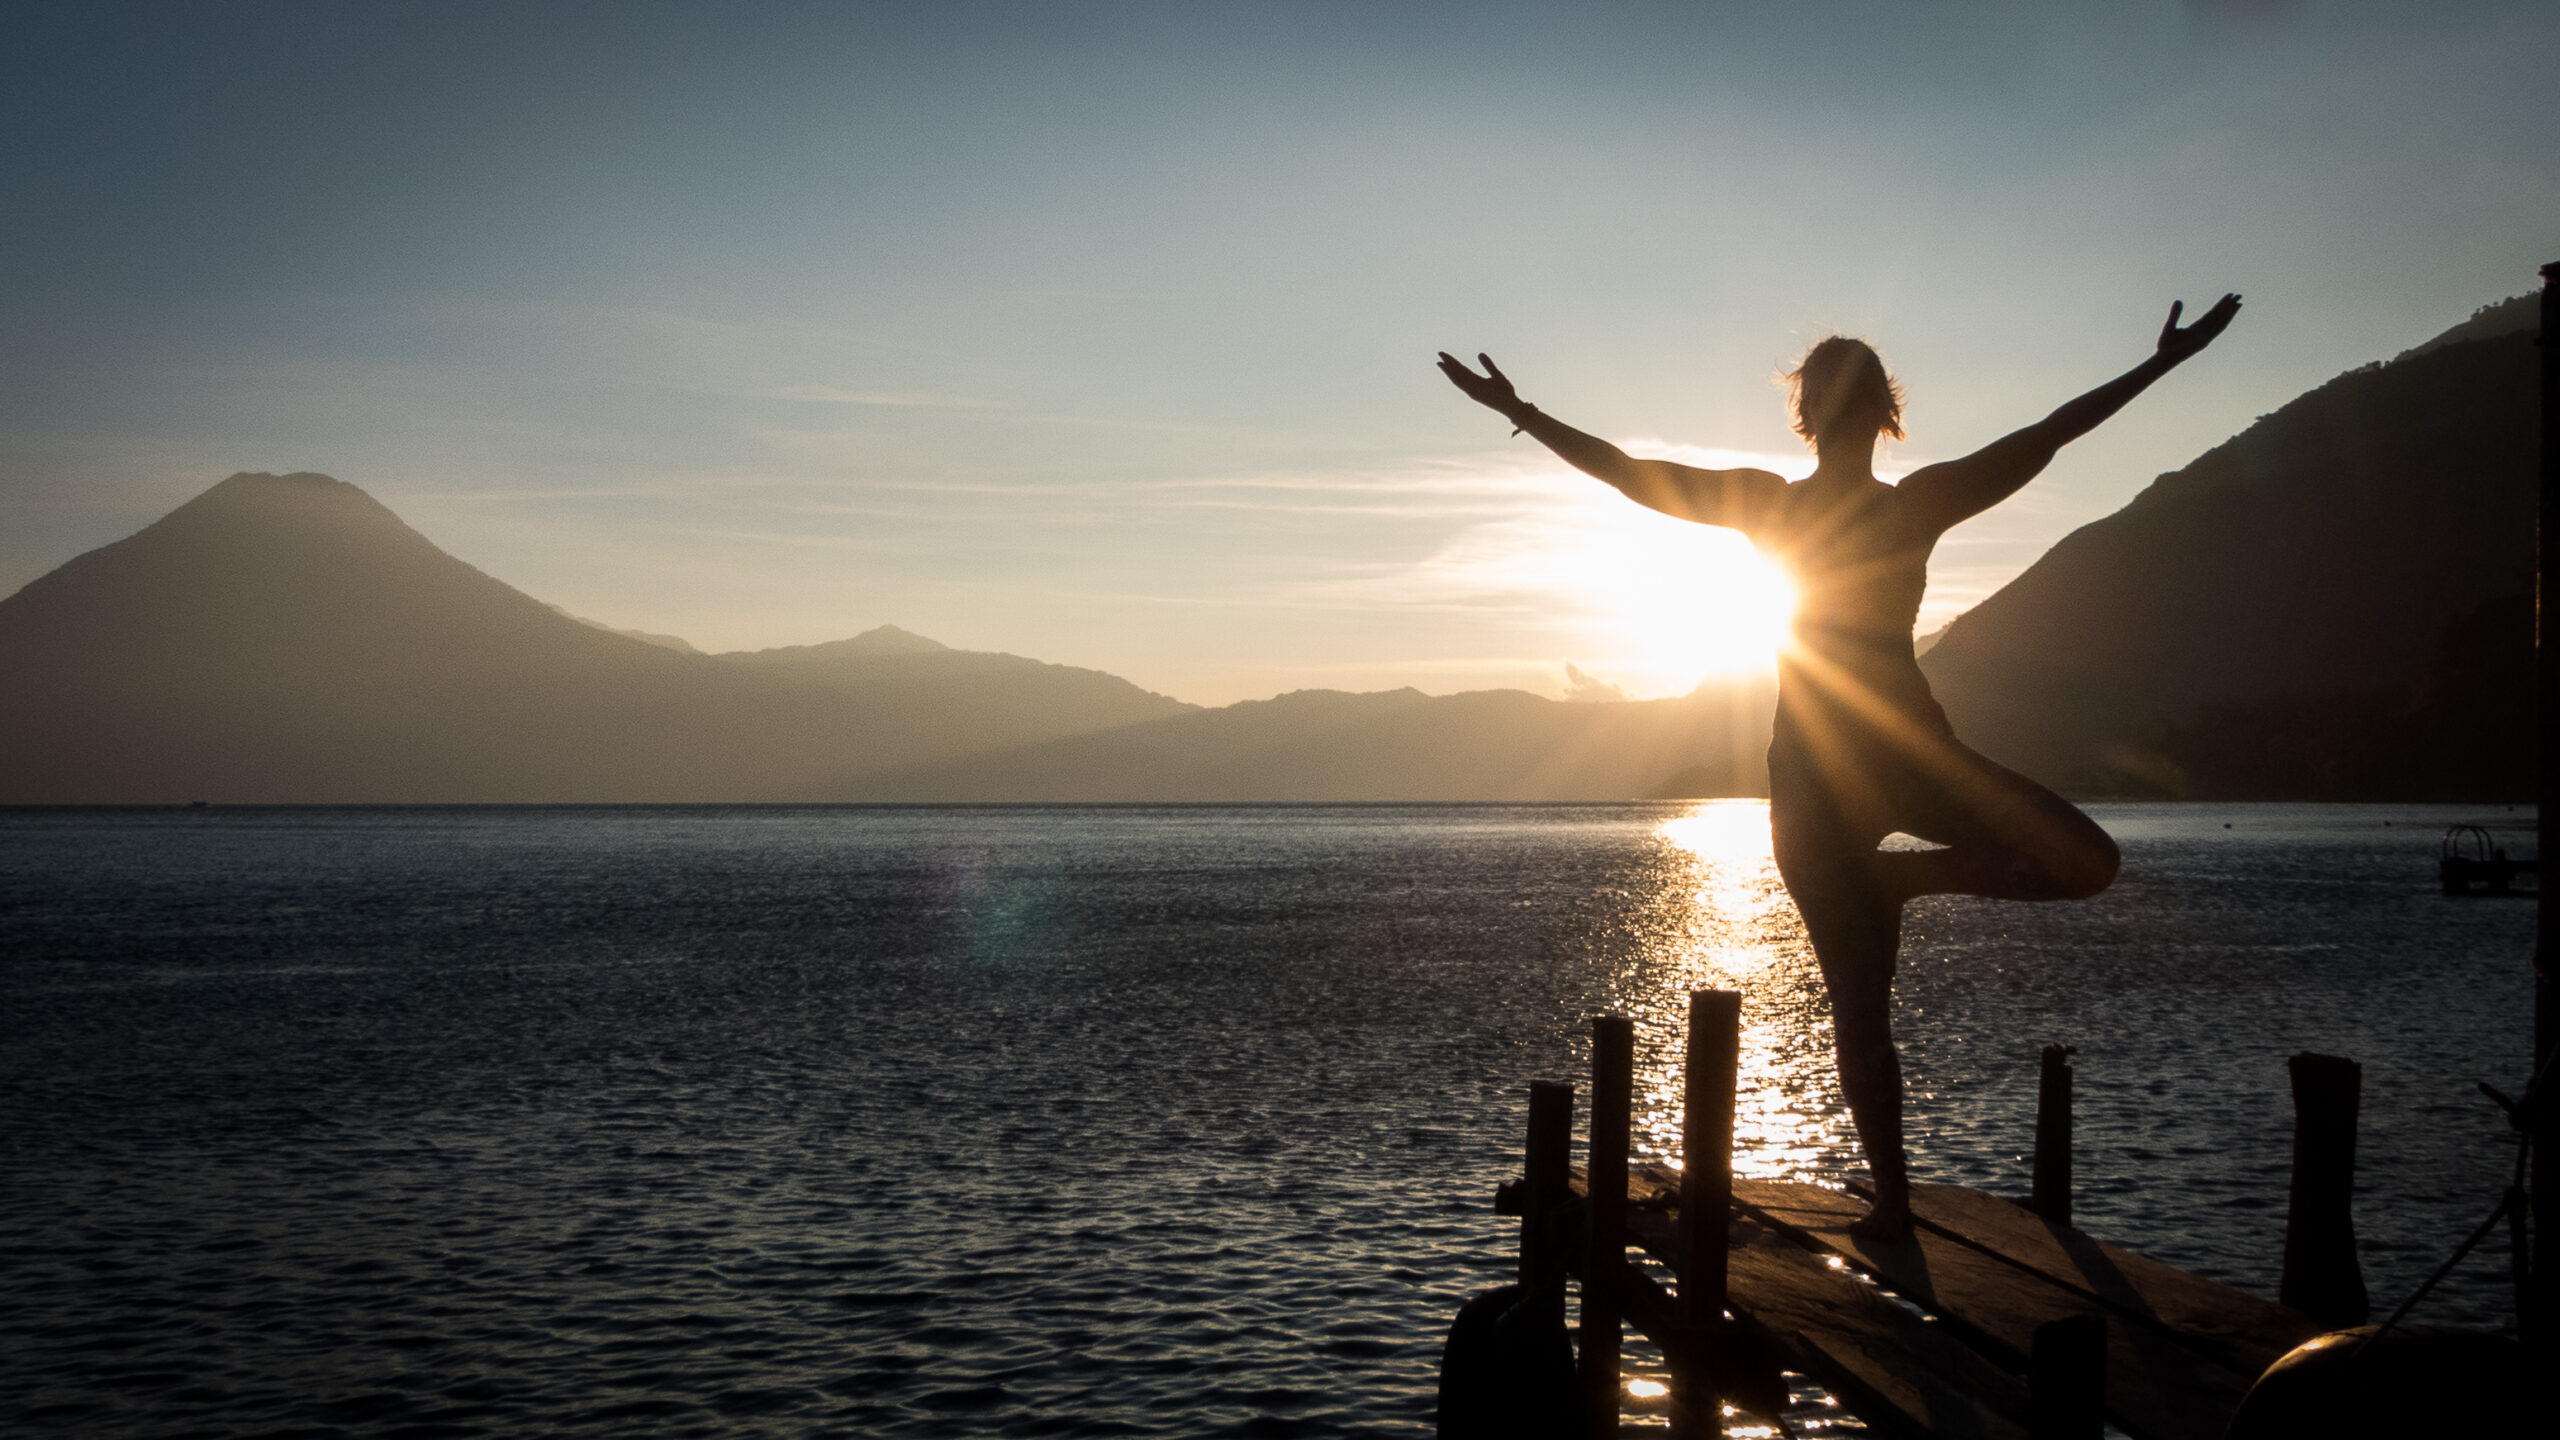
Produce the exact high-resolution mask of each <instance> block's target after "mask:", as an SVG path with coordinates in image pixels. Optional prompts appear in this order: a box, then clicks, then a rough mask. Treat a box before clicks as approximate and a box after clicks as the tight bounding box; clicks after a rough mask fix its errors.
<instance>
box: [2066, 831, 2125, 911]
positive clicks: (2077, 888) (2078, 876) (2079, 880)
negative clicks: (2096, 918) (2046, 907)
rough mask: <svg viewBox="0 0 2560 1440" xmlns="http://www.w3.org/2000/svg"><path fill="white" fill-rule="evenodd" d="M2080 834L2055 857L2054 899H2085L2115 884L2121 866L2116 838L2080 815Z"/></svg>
mask: <svg viewBox="0 0 2560 1440" xmlns="http://www.w3.org/2000/svg"><path fill="white" fill-rule="evenodd" d="M2078 818H2079V821H2080V823H2079V825H2077V826H2075V827H2073V828H2074V829H2076V830H2078V831H2079V832H2080V833H2079V834H2076V835H2074V836H2073V837H2072V841H2071V844H2070V845H2069V846H2068V847H2067V848H2065V849H2064V850H2063V851H2062V853H2061V854H2059V855H2058V856H2056V857H2055V859H2056V861H2057V863H2056V864H2055V865H2054V867H2053V880H2054V888H2055V890H2056V891H2057V892H2058V893H2057V895H2056V897H2055V898H2057V899H2062V900H2086V899H2088V898H2089V897H2090V896H2092V895H2095V894H2098V893H2099V892H2100V891H2102V890H2105V889H2106V888H2107V887H2108V886H2110V885H2113V884H2114V883H2116V872H2117V871H2119V870H2121V869H2123V868H2124V852H2123V851H2122V850H2119V849H2117V848H2116V842H2115V837H2114V836H2112V835H2109V834H2108V833H2107V832H2106V831H2104V830H2102V829H2100V828H2098V822H2097V821H2095V820H2092V819H2090V818H2089V817H2088V816H2086V815H2082V816H2079V817H2078Z"/></svg>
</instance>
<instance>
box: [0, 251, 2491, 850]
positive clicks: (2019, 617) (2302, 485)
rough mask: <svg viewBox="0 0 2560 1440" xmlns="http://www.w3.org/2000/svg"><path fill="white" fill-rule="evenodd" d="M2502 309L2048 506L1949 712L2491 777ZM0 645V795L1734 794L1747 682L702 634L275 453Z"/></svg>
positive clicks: (2190, 745)
mask: <svg viewBox="0 0 2560 1440" xmlns="http://www.w3.org/2000/svg"><path fill="white" fill-rule="evenodd" d="M2531 324H2532V315H2531V312H2530V308H2529V306H2528V305H2527V304H2526V303H2525V302H2523V301H2511V302H2508V303H2506V304H2504V305H2500V306H2493V307H2490V308H2488V309H2486V310H2484V311H2483V312H2481V314H2479V315H2478V316H2475V317H2474V318H2473V319H2472V320H2471V321H2468V322H2466V323H2465V324H2464V325H2462V326H2459V327H2456V328H2455V329H2454V330H2453V331H2450V332H2448V333H2447V334H2446V335H2444V336H2442V337H2440V338H2439V339H2437V340H2435V341H2432V342H2430V343H2428V344H2426V345H2423V346H2420V347H2418V348H2416V349H2414V350H2411V351H2410V352H2408V353H2406V354H2404V355H2402V356H2400V357H2399V358H2397V359H2395V360H2392V361H2390V362H2388V363H2386V364H2379V365H2373V366H2368V367H2366V368H2364V369H2360V370H2357V371H2354V372H2351V373H2349V374H2346V375H2342V376H2340V377H2338V378H2337V379H2336V380H2333V381H2331V382H2330V383H2328V384H2326V385H2324V386H2322V387H2320V388H2319V389H2317V390H2315V391H2313V392H2311V393H2310V394H2308V395H2305V396H2303V397H2301V398H2300V399H2298V400H2295V401H2294V402H2292V403H2291V404H2288V405H2286V406H2285V407H2283V408H2282V409H2280V410H2278V411H2277V412H2276V413H2274V414H2272V415H2269V416H2267V417H2265V418H2264V419H2262V420H2261V421H2259V422H2258V423H2257V424H2256V425H2254V426H2252V427H2250V428H2249V429H2248V430H2247V431H2245V432H2243V433H2242V434H2240V435H2238V436H2236V437H2234V438H2233V439H2232V440H2230V441H2229V442H2227V443H2225V444H2223V445H2221V446H2218V447H2216V448H2215V449H2213V450H2212V451H2210V452H2208V453H2206V454H2205V455H2203V456H2201V457H2199V458H2198V459H2197V460H2196V461H2195V462H2194V463H2193V464H2191V465H2189V466H2187V467H2186V468H2185V469H2183V470H2180V471H2177V472H2175V473H2173V474H2169V475H2164V476H2162V477H2160V479H2159V480H2157V481H2156V482H2154V483H2153V484H2152V485H2151V486H2150V487H2149V488H2148V489H2147V490H2145V491H2144V492H2143V493H2142V494H2141V495H2140V496H2138V497H2136V499H2135V500H2134V501H2133V503H2132V504H2130V505H2128V506H2127V507H2125V509H2123V510H2122V511H2119V512H2118V513H2116V514H2114V515H2111V516H2109V517H2108V518H2106V519H2104V520H2101V521H2099V522H2097V523H2095V524H2092V525H2089V526H2086V527H2084V528H2082V529H2081V530H2079V531H2077V532H2075V533H2073V534H2072V535H2070V536H2068V537H2066V538H2065V539H2064V540H2063V541H2062V542H2061V543H2060V544H2058V545H2056V546H2055V547H2054V548H2053V550H2052V551H2051V552H2049V553H2048V554H2046V555H2045V556H2044V558H2042V559H2041V560H2039V561H2038V562H2037V563H2036V564H2035V565H2034V566H2032V567H2031V568H2029V569H2028V570H2027V571H2026V573H2025V574H2023V575H2021V576H2019V577H2018V578H2017V579H2016V580H2015V581H2014V582H2012V583H2011V584H2009V585H2008V586H2007V587H2005V588H2004V589H2002V590H2001V591H1999V592H1998V593H1997V594H1995V595H1993V596H1992V597H1991V598H1990V599H1988V600H1986V601H1984V602H1983V603H1982V604H1981V605H1979V606H1977V607H1975V608H1974V609H1973V610H1971V611H1969V612H1967V613H1966V614H1965V615H1963V616H1962V617H1960V618H1959V619H1958V620H1957V621H1956V622H1955V623H1954V624H1953V625H1951V626H1949V627H1948V628H1947V629H1946V630H1944V631H1943V632H1942V633H1941V634H1940V635H1937V636H1933V637H1931V639H1932V640H1933V641H1934V642H1935V643H1932V644H1930V645H1928V646H1927V648H1926V654H1925V658H1924V661H1923V664H1924V666H1925V668H1926V669H1927V671H1928V673H1929V674H1930V676H1931V678H1932V681H1933V683H1934V684H1935V686H1936V687H1937V690H1938V693H1939V696H1940V698H1941V700H1942V701H1943V702H1944V703H1945V705H1946V707H1947V710H1948V712H1949V714H1950V716H1951V717H1952V718H1953V720H1954V722H1955V724H1956V726H1957V728H1958V730H1959V732H1960V733H1963V734H1966V735H1968V736H1970V737H1975V738H1976V739H1977V743H1978V744H1979V745H1980V748H1982V749H1983V751H1984V752H1985V753H1987V754H1989V755H1991V756H1992V757H1993V758H1995V759H1999V760H2001V761H2003V762H2005V763H2008V764H2010V765H2013V766H2015V767H2017V768H2019V769H2021V770H2023V771H2025V772H2026V773H2028V774H2030V775H2033V776H2035V777H2037V778H2039V779H2043V780H2045V781H2047V782H2048V783H2053V784H2056V785H2059V786H2061V787H2063V788H2065V789H2068V790H2071V791H2073V792H2076V793H2080V794H2098V795H2119V796H2131V797H2162V798H2197V799H2389V800H2425V799H2462V800H2491V799H2504V798H2514V797H2517V796H2521V795H2523V794H2525V793H2526V787H2527V785H2528V784H2529V777H2530V774H2531V756H2530V751H2531V745H2530V739H2531V719H2530V715H2531V711H2530V704H2529V672H2530V663H2531V648H2530V647H2531V633H2530V613H2529V607H2528V606H2527V604H2526V602H2525V600H2524V598H2523V597H2524V594H2525V587H2526V579H2527V574H2528V565H2529V562H2530V553H2531V544H2532V513H2533V512H2532V505H2533V499H2532V489H2531V486H2532V461H2533V436H2534V433H2535V430H2534V422H2533V418H2532V416H2533V412H2532V404H2533V390H2532V376H2533V361H2534V350H2533V341H2532V335H2531V334H2530V328H2531ZM0 671H5V673H7V674H8V675H9V676H10V678H11V681H12V683H11V684H10V686H9V687H8V690H7V692H6V698H5V699H0V799H5V800H8V801H12V802H43V803H66V802H183V801H190V800H198V799H202V800H211V801H224V802H325V801H413V802H425V801H434V802H458V801H508V802H532V801H732V800H735V801H799V800H896V801H940V800H953V801H1011V800H1020V801H1218V800H1290V801H1314V800H1361V801H1366V800H1575V799H1619V798H1631V797H1644V796H1656V797H1680V796H1696V795H1757V794H1762V793H1765V787H1766V783H1767V779H1766V770H1765V766H1764V762H1763V761H1762V759H1761V756H1760V754H1759V752H1760V750H1761V748H1762V747H1763V746H1764V745H1765V743H1766V735H1767V726H1768V712H1769V707H1770V705H1771V703H1772V695H1771V692H1770V688H1769V687H1768V686H1767V685H1766V684H1760V683H1719V684H1710V685H1708V686H1704V687H1701V689H1700V690H1699V691H1698V692H1697V693H1695V694H1692V695H1690V696H1686V697H1683V698H1679V699H1670V700H1650V701H1596V702H1593V701H1583V702H1573V703H1568V702H1564V701H1558V700H1550V699H1546V698H1543V697H1540V696H1536V695H1532V694H1528V693H1526V692H1522V691H1478V692H1471V693H1466V694H1459V695H1446V696H1430V695H1425V694H1422V693H1420V692H1418V691H1415V690H1411V689H1402V690H1394V691H1386V692H1377V693H1368V694H1352V693H1346V692H1341V691H1303V692H1298V693H1295V694H1289V695H1283V696H1279V697H1276V698H1274V699H1270V700H1262V701H1253V702H1247V703H1242V704H1236V705H1229V706H1225V707H1222V708H1217V709H1204V708H1202V707H1199V706H1195V705H1188V704H1185V703H1183V702H1181V701H1179V700H1176V699H1172V698H1170V697H1167V696H1163V695H1158V694H1153V693H1151V692H1149V691H1146V690H1144V689H1141V688H1140V687H1138V686H1136V685H1133V684H1130V683H1129V682H1128V681H1126V680H1123V679H1120V678H1118V677H1116V676H1112V675H1108V674H1104V673H1102V672H1100V671H1095V670H1087V669H1078V668H1075V667H1071V666H1064V665H1051V664H1044V663H1042V662H1040V661H1037V660H1031V659H1025V658H1023V657H1021V656H1015V655H1003V654H989V653H983V652H974V651H964V650H955V649H952V648H950V647H948V646H945V645H942V644H940V643H938V642H935V641H933V640H930V639H927V638H925V637H923V636H920V635H914V634H911V633H909V632H906V631H903V630H900V629H898V628H896V627H894V626H881V627H877V628H875V629H872V630H869V631H866V632H864V633H863V634H860V635H857V636H854V637H852V638H850V639H846V640H840V641H836V642H833V643H831V644H823V645H807V646H792V647H785V648H780V649H772V650H761V651H754V652H739V653H732V654H723V655H705V654H701V653H699V652H696V651H694V650H693V647H691V646H690V645H688V644H686V643H685V642H684V641H682V640H681V639H678V638H676V637H673V636H664V635H648V634H643V633H640V632H634V631H624V630H616V629H613V628H611V627H610V626H609V625H607V624H605V623H604V622H599V621H593V620H583V619H580V618H578V617H575V616H571V615H569V614H567V613H566V612H565V611H561V610H559V609H558V608H557V607H553V606H549V605H545V604H543V603H541V602H539V601H537V600H535V599H533V598H532V597H530V596H527V595H525V594H523V593H521V592H519V591H517V590H515V589H513V588H511V587H509V586H508V585H506V584H504V583H502V582H500V581H498V580H496V579H494V578H492V577H490V576H488V575H485V574H483V573H481V572H480V571H478V570H475V569H473V568H472V567H471V566H469V565H466V564H464V563H463V562H461V561H459V560H456V559H454V558H453V557H452V556H450V555H447V554H445V553H444V552H443V551H441V550H439V549H437V548H436V547H435V546H434V545H433V544H432V543H431V542H430V541H428V540H427V539H426V537H424V536H422V535H420V534H418V533H417V532H416V531H414V530H412V529H410V528H409V527H408V526H407V525H405V524H403V523H402V522H401V521H400V519H399V518H398V517H397V516H395V515H394V514H392V513H391V511H389V510H388V509H386V508H385V507H383V506H382V505H380V504H379V503H377V502H376V501H374V500H373V499H372V498H371V497H370V496H368V495H366V494H365V493H364V492H363V491H362V490H360V489H358V488H357V487H355V486H353V485H349V484H346V483H343V482H341V481H338V480H334V479H330V478H328V477H326V476H320V475H308V474H302V475H282V476H278V475H257V474H247V475H236V476H233V477H232V478H231V479H229V480H226V481H224V482H222V483H221V484H219V485H216V486H214V487H213V488H212V489H211V490H208V491H206V492H205V493H204V494H203V495H200V496H198V497H197V498H196V499H194V500H192V501H190V502H188V503H187V504H185V505H183V506H181V507H179V508H178V509H177V510H175V511H173V512H172V513H170V514H169V515H168V516H167V517H165V518H163V519H162V520H160V521H159V522H158V523H156V524H154V525H152V526H150V527H148V528H147V529H145V530H143V531H142V532H140V533H139V534H136V535H134V536H132V537H131V538H129V539H126V540H123V541H120V542H118V543H116V544H113V545H108V546H105V547H103V548H101V549H98V550H95V551H92V552H90V553H88V554H86V555H82V556H80V557H78V558H77V559H75V560H72V561H71V562H70V563H68V564H66V565H63V566H62V567H60V568H59V569H57V570H55V571H53V572H52V573H51V574H48V575H46V576H44V577H43V578H41V579H39V580H37V581H35V582H33V583H32V584H29V585H28V586H26V587H25V588H24V589H22V590H21V591H19V592H18V593H17V594H15V595H13V596H11V597H9V598H8V599H7V600H5V601H0Z"/></svg>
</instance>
